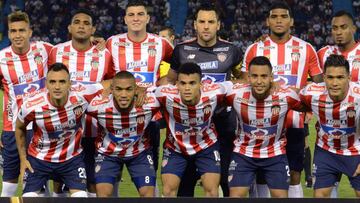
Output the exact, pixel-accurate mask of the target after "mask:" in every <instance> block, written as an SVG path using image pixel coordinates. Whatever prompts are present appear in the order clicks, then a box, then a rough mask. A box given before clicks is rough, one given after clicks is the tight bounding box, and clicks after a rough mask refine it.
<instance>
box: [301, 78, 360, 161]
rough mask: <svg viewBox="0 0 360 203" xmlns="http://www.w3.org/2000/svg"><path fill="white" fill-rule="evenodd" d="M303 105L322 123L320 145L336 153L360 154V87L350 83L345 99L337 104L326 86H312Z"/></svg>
mask: <svg viewBox="0 0 360 203" xmlns="http://www.w3.org/2000/svg"><path fill="white" fill-rule="evenodd" d="M300 98H301V100H302V102H303V103H304V104H305V105H306V106H307V107H309V108H311V110H312V112H313V113H314V115H315V116H316V118H317V120H318V128H317V137H316V145H317V146H319V147H321V148H323V149H324V150H327V151H329V152H332V153H336V154H341V155H348V156H351V155H360V133H359V129H360V123H359V121H360V120H359V118H360V85H359V84H357V83H354V82H350V86H349V91H348V93H347V96H346V97H345V99H344V100H342V101H340V102H334V101H333V100H332V99H331V98H330V97H329V93H328V91H327V90H326V86H325V83H319V84H309V85H307V86H306V87H305V88H304V89H302V90H301V91H300Z"/></svg>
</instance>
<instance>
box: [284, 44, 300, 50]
mask: <svg viewBox="0 0 360 203" xmlns="http://www.w3.org/2000/svg"><path fill="white" fill-rule="evenodd" d="M286 48H288V49H295V50H300V49H303V47H302V46H293V45H288V46H286Z"/></svg>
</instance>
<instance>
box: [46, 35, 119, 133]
mask: <svg viewBox="0 0 360 203" xmlns="http://www.w3.org/2000/svg"><path fill="white" fill-rule="evenodd" d="M53 63H63V64H65V65H66V66H67V67H68V69H69V73H70V80H71V81H76V82H82V83H97V82H101V81H103V80H106V79H110V78H112V77H114V75H115V69H114V65H113V62H112V58H111V54H110V52H109V51H108V50H107V49H104V50H102V51H99V50H97V49H96V48H95V46H92V47H91V48H90V49H89V50H87V51H78V50H76V49H75V48H74V47H73V46H72V41H71V40H70V41H67V42H65V43H61V44H58V45H56V46H54V48H53V49H52V50H51V54H50V57H49V64H53ZM84 122H85V131H84V136H85V137H96V136H97V135H98V128H97V123H96V120H95V119H94V118H91V117H90V116H85V120H84Z"/></svg>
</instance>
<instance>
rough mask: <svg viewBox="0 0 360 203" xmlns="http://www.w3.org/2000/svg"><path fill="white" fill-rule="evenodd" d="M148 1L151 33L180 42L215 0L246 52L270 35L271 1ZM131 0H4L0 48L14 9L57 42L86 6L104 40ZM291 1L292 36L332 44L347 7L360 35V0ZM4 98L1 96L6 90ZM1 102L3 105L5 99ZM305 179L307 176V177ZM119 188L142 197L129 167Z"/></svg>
mask: <svg viewBox="0 0 360 203" xmlns="http://www.w3.org/2000/svg"><path fill="white" fill-rule="evenodd" d="M145 1H146V2H147V3H148V5H149V13H150V15H151V20H150V23H149V26H148V31H149V32H157V31H158V30H159V28H160V27H161V26H163V25H167V26H172V27H173V28H174V29H175V32H176V35H177V40H176V41H177V42H179V41H183V40H186V39H189V38H192V37H194V36H195V35H194V30H193V14H194V12H195V9H196V7H197V5H199V4H200V3H202V2H210V1H211V2H213V3H215V4H216V5H217V7H218V8H219V10H220V12H221V19H222V27H221V28H222V29H221V31H220V32H219V35H220V36H221V37H222V38H224V39H227V40H229V41H231V42H233V43H234V44H235V45H237V46H239V47H240V48H241V50H242V51H243V52H244V51H245V49H246V48H247V46H248V45H250V44H251V43H252V42H253V41H254V40H255V39H256V38H258V37H259V36H261V35H262V34H266V33H268V29H267V27H266V25H265V22H264V20H265V17H266V12H267V10H268V8H269V6H270V4H271V2H272V0H206V1H205V0H203V1H200V0H167V1H166V0H145ZM127 2H128V0H27V1H26V0H0V49H2V48H4V47H7V46H8V45H9V44H10V42H9V40H8V38H7V21H6V16H7V15H8V14H9V13H11V12H12V11H14V10H18V9H20V10H24V11H26V12H27V13H28V14H29V16H30V21H31V25H32V29H33V31H34V32H33V37H32V40H34V41H35V40H42V41H46V42H50V43H52V44H58V43H61V42H65V41H67V40H68V34H67V25H68V24H69V22H70V15H69V13H70V12H71V11H73V10H75V9H77V8H87V9H90V10H91V11H92V12H93V13H94V15H95V24H96V27H97V32H96V34H97V35H99V36H102V37H104V38H105V39H107V38H108V37H110V36H112V35H114V34H118V33H123V32H126V26H125V24H124V22H123V16H124V13H125V10H124V9H125V5H126V4H127ZM287 2H288V3H289V5H290V6H291V8H292V9H293V13H294V20H295V26H294V28H293V29H292V34H294V35H296V36H298V37H300V38H301V39H304V40H306V41H308V42H310V43H311V44H312V45H313V46H314V47H315V48H316V49H320V48H321V47H322V46H324V45H327V44H332V43H333V41H332V39H331V35H330V31H331V26H330V20H331V16H332V14H333V13H334V12H336V11H338V10H341V9H346V10H347V11H349V12H350V13H352V14H353V16H354V18H355V24H356V26H357V28H358V31H357V35H358V34H359V33H360V29H359V28H360V15H359V14H360V0H287ZM0 97H1V98H2V93H1V95H0ZM0 105H1V107H2V102H1V104H0ZM0 119H1V118H0ZM1 125H2V119H1ZM313 125H314V121H312V122H311V123H310V126H313ZM163 134H164V132H162V135H163ZM162 137H164V136H162ZM309 141H310V143H311V144H310V146H311V151H312V152H313V148H314V141H315V130H314V128H313V127H311V128H310V137H309ZM303 179H304V178H303V177H302V181H303ZM158 181H160V179H158ZM160 185H161V184H160ZM303 185H305V184H304V182H303ZM160 189H161V188H160ZM119 191H120V196H122V197H136V196H138V195H137V192H136V189H135V186H134V185H133V184H132V182H131V179H130V177H129V175H128V174H127V172H126V171H125V172H124V175H123V182H122V183H121V186H120V189H119ZM304 195H305V197H312V189H309V188H305V187H304ZM196 196H203V195H202V189H201V188H200V186H198V187H196ZM339 197H343V198H344V197H354V193H353V190H352V189H351V188H350V186H349V182H348V180H347V178H342V181H341V183H340V188H339Z"/></svg>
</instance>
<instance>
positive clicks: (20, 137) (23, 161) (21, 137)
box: [15, 119, 34, 177]
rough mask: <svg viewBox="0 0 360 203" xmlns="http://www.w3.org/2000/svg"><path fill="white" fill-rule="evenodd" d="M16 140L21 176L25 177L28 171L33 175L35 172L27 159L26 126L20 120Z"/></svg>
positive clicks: (17, 121)
mask: <svg viewBox="0 0 360 203" xmlns="http://www.w3.org/2000/svg"><path fill="white" fill-rule="evenodd" d="M15 138H16V146H17V149H18V151H19V157H20V174H21V177H23V175H24V173H25V171H26V169H28V170H30V172H31V173H33V172H34V170H33V169H32V167H31V165H30V162H29V161H28V160H27V158H26V140H25V138H26V125H25V123H23V122H22V121H21V120H20V119H17V120H16V127H15Z"/></svg>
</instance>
